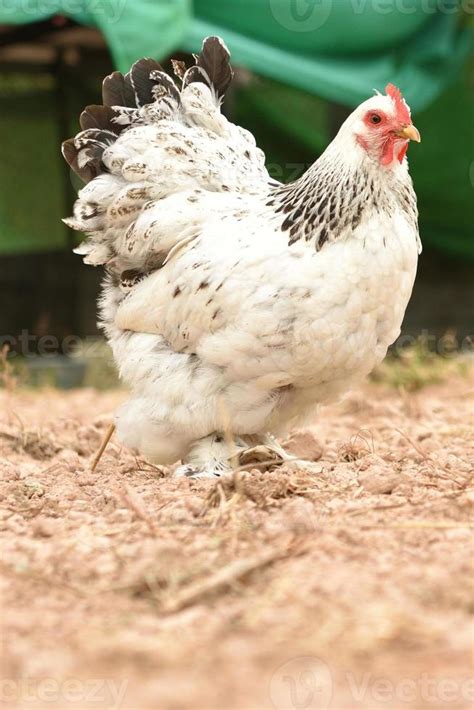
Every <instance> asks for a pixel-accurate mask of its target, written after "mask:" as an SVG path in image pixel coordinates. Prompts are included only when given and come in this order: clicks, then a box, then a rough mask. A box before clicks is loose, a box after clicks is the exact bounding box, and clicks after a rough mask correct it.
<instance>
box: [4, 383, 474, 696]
mask: <svg viewBox="0 0 474 710" xmlns="http://www.w3.org/2000/svg"><path fill="white" fill-rule="evenodd" d="M123 398H124V394H123V393H121V392H119V391H118V392H111V393H105V394H104V393H98V392H96V391H94V390H91V389H86V390H81V391H76V392H71V393H67V394H65V393H57V392H54V391H43V392H36V393H35V392H28V391H17V392H11V393H8V392H6V391H5V390H3V391H0V412H1V414H0V451H1V456H2V458H1V461H0V473H1V494H2V506H1V507H2V512H1V537H2V549H3V552H2V559H1V569H0V572H1V580H0V583H1V590H2V599H3V609H4V614H3V620H2V626H3V652H4V657H3V664H2V670H3V677H4V679H3V681H2V683H1V700H2V701H3V703H4V705H5V706H9V705H10V704H12V705H14V704H17V705H19V706H20V707H24V708H29V707H55V708H70V707H77V708H81V710H83V709H86V708H106V707H107V708H117V707H122V708H127V709H128V708H130V709H139V708H140V709H141V708H153V709H162V708H165V709H166V710H168V709H171V710H175V709H176V710H178V709H180V708H186V709H188V708H230V709H231V708H239V709H242V710H243V709H245V710H247V709H248V710H253V709H259V710H260V709H264V708H271V707H275V708H282V709H283V708H290V709H298V710H309V709H311V710H312V709H313V708H318V709H325V708H334V709H336V710H338V709H340V708H359V707H360V708H397V709H399V708H405V707H410V708H432V707H450V708H468V707H472V701H473V699H474V684H473V682H472V681H470V677H471V675H472V661H471V656H470V648H471V645H472V640H473V629H472V624H471V617H472V611H473V609H474V602H473V596H472V592H473V587H472V580H473V577H472V562H473V547H472V537H471V533H472V530H471V528H472V525H471V522H470V521H472V518H471V512H472V504H473V503H474V485H473V481H472V476H473V467H474V444H473V429H472V424H473V418H472V417H473V402H474V374H472V375H471V376H467V377H466V378H462V377H459V378H456V377H453V378H451V379H450V381H447V382H444V383H443V384H439V385H432V386H429V387H427V388H425V389H423V390H421V391H420V392H417V393H411V394H409V395H408V394H406V393H403V392H402V393H398V392H397V391H396V390H393V389H389V388H386V387H384V386H382V385H375V384H367V385H364V387H363V388H362V389H361V390H359V391H357V392H354V393H352V394H351V395H350V396H349V397H348V398H347V399H346V400H345V401H344V402H343V403H341V404H338V405H337V406H336V405H335V406H333V407H331V408H328V409H325V410H324V411H323V412H321V414H320V416H319V419H318V421H317V422H316V423H315V426H314V428H312V429H311V430H308V431H307V432H306V433H303V434H302V433H296V434H295V435H294V436H293V439H292V442H291V446H292V450H293V452H294V453H296V454H298V455H301V456H304V457H308V456H309V457H311V458H312V459H313V460H314V461H316V462H317V466H316V472H314V471H313V472H312V473H308V472H294V471H289V470H284V469H280V470H278V471H274V472H271V473H268V472H267V473H262V472H259V471H256V470H253V471H250V472H247V473H240V474H236V475H234V478H233V480H231V481H227V482H216V481H191V480H177V479H173V478H172V477H171V476H170V472H169V471H166V470H160V469H159V468H156V467H153V466H150V465H149V464H147V463H146V462H144V461H142V460H139V459H137V458H136V457H134V456H133V455H132V454H131V453H130V452H128V451H126V450H124V449H122V448H121V447H120V446H119V445H118V444H117V443H116V442H114V441H112V443H111V444H110V446H109V448H108V449H107V452H106V454H105V455H104V457H103V459H102V461H101V463H100V465H99V468H98V470H97V472H96V474H92V473H91V472H90V462H91V460H92V457H93V454H94V452H95V451H96V449H97V447H98V445H99V442H100V440H101V437H102V436H103V434H104V432H105V430H106V427H107V424H108V422H109V421H110V418H111V413H112V411H113V410H114V408H115V407H116V406H117V404H118V403H119V402H120V401H122V399H123Z"/></svg>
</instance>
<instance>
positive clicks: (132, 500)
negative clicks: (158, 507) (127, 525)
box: [120, 486, 156, 537]
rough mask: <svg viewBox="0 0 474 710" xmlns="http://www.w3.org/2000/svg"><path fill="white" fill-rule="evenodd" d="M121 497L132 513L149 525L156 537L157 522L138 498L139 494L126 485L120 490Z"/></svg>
mask: <svg viewBox="0 0 474 710" xmlns="http://www.w3.org/2000/svg"><path fill="white" fill-rule="evenodd" d="M120 497H121V498H122V500H123V502H124V503H125V505H126V506H127V508H129V509H130V510H131V511H132V513H135V515H136V516H137V518H139V519H140V520H143V522H144V523H145V524H146V525H147V527H148V529H149V530H150V532H151V534H152V535H153V536H154V537H155V536H156V527H155V523H154V522H153V520H152V518H151V517H150V515H149V514H148V513H147V512H146V510H145V508H144V506H143V505H142V503H141V501H140V500H138V498H137V496H136V495H135V494H134V493H133V492H132V491H131V490H130V488H128V486H125V488H124V490H123V491H120Z"/></svg>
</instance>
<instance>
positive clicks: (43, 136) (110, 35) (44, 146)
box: [0, 0, 474, 256]
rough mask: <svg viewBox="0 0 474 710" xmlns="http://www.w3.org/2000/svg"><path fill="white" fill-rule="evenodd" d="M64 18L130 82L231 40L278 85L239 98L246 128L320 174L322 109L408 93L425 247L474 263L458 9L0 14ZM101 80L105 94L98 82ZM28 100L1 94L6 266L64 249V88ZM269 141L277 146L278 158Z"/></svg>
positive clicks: (271, 2)
mask: <svg viewBox="0 0 474 710" xmlns="http://www.w3.org/2000/svg"><path fill="white" fill-rule="evenodd" d="M472 4H473V11H474V0H472ZM463 5H466V3H465V2H464V3H463ZM436 9H437V10H436ZM55 14H63V15H67V16H69V17H71V18H73V19H75V20H77V21H78V22H80V23H83V24H87V25H93V26H96V27H98V28H99V29H100V30H101V31H102V32H103V34H104V36H105V38H106V40H107V42H108V45H109V47H110V49H111V52H112V56H113V59H114V62H115V64H116V66H117V67H118V68H120V69H121V70H123V71H126V70H128V68H129V66H130V64H131V63H132V62H133V61H134V60H135V59H137V58H139V57H141V56H153V57H156V58H157V59H161V58H163V57H165V56H167V55H169V54H170V53H171V52H173V51H175V50H177V49H181V50H185V51H196V50H198V49H199V47H200V44H201V42H202V38H203V37H204V36H206V35H209V34H220V35H221V36H223V37H224V39H225V40H226V42H227V44H228V45H229V47H230V49H231V51H232V55H233V62H234V63H237V64H240V65H242V66H245V67H248V68H250V69H252V70H254V71H255V72H256V73H257V74H258V75H260V76H262V77H266V78H267V79H266V80H262V81H257V82H254V83H251V84H250V85H249V86H248V88H241V89H239V91H238V93H237V95H236V97H235V102H234V104H235V108H236V110H237V115H236V119H237V120H240V121H242V123H243V124H244V125H246V126H247V127H248V128H249V129H250V130H252V131H253V132H254V133H255V134H256V136H257V139H258V141H259V143H260V144H261V145H262V147H264V148H265V149H266V151H267V154H268V156H269V160H270V161H276V162H278V163H279V164H282V163H285V162H294V161H297V160H299V159H303V160H308V161H309V160H311V159H313V158H314V157H315V155H316V154H317V153H318V152H319V151H320V150H321V149H322V148H323V147H324V145H325V143H326V142H327V140H328V138H329V132H328V130H327V104H326V103H324V101H322V99H324V100H331V101H333V102H338V103H341V104H345V105H347V106H353V105H355V104H357V103H358V102H359V101H361V100H363V99H365V98H366V97H367V96H368V95H370V94H371V92H372V90H373V89H374V88H377V89H380V90H382V89H383V87H384V86H385V84H386V83H387V82H388V81H391V82H393V83H395V84H397V85H399V86H400V88H401V89H402V90H403V92H404V94H405V96H406V97H407V99H408V101H409V103H410V105H411V106H412V109H413V111H414V113H415V114H417V123H420V126H419V127H420V130H421V131H422V134H423V143H422V145H421V146H415V147H413V148H412V149H411V150H410V162H411V167H412V173H413V175H414V179H415V183H416V187H417V192H418V195H419V201H420V208H421V227H422V235H423V237H424V241H425V244H427V245H430V244H432V245H435V246H437V247H439V248H441V249H443V250H445V251H449V252H451V253H453V254H458V255H471V256H474V239H473V238H472V237H471V227H472V223H473V221H474V214H473V199H472V196H473V192H472V187H473V180H474V178H473V176H472V166H471V162H472V157H471V156H472V155H473V154H474V144H473V143H474V141H473V124H474V120H473V102H472V65H471V68H470V70H469V67H468V69H467V70H465V71H464V72H462V71H461V67H462V65H463V63H464V64H465V59H466V56H467V55H468V53H469V48H470V39H471V33H470V31H469V29H468V28H467V27H465V26H464V25H465V23H463V15H462V14H461V13H459V12H458V3H457V2H456V1H455V0H442V1H441V0H403V2H399V1H398V0H371V1H370V2H368V0H339V1H338V0H226V1H225V2H224V1H223V0H195V1H194V3H193V6H192V3H191V2H190V0H62V1H60V0H4V1H3V2H2V3H0V23H12V24H13V23H27V22H34V21H35V20H40V19H44V18H45V17H48V16H51V15H55ZM464 19H466V15H464ZM471 27H472V18H471ZM471 32H472V29H471ZM469 71H470V72H471V73H470V74H468V72H469ZM92 78H93V79H94V81H96V82H97V87H98V86H99V77H91V79H92ZM17 88H18V87H15V90H14V92H13V94H12V93H9V91H8V90H7V91H6V93H5V94H4V98H2V86H1V84H0V134H1V135H2V137H3V139H2V143H3V145H2V158H1V159H0V183H1V188H2V193H1V194H2V196H1V197H0V253H1V252H3V253H5V252H11V253H15V252H18V251H26V250H30V251H33V250H35V249H36V250H44V249H48V248H49V249H52V248H60V247H64V245H65V233H64V230H63V228H62V226H61V224H60V221H59V220H60V217H61V216H63V215H62V212H63V208H62V204H63V203H62V197H61V181H62V172H61V166H60V162H59V160H57V161H56V160H55V158H54V157H53V156H56V155H57V150H58V144H59V136H58V135H56V132H57V126H56V125H55V110H56V109H55V107H54V94H53V87H52V86H50V87H48V86H44V87H42V89H39V90H38V89H34V90H33V91H32V90H31V87H30V88H29V89H28V90H27V91H26V92H25V95H24V97H23V98H22V96H21V92H20V93H19V94H18V91H17ZM35 92H36V93H35ZM17 94H18V95H17ZM76 94H78V92H77V88H75V93H74V96H73V97H69V98H70V101H69V103H70V104H71V105H72V104H73V103H74V106H75V104H76V102H77V104H78V109H79V104H80V103H81V101H82V98H83V97H82V96H80V95H76ZM84 100H85V99H84ZM420 112H421V113H420ZM262 127H264V128H262ZM73 131H74V127H71V133H72V132H73ZM272 132H273V133H275V135H276V136H278V137H277V139H276V140H275V141H274V142H275V143H278V142H279V143H280V144H279V145H275V146H274V148H273V145H272V140H273V136H272ZM283 146H284V149H282V147H283ZM32 165H35V166H37V171H39V173H41V175H42V177H40V180H39V181H38V173H36V175H35V174H33V173H32V172H31V166H32ZM43 178H45V179H43ZM25 204H26V205H28V209H26V210H25V209H24V205H25Z"/></svg>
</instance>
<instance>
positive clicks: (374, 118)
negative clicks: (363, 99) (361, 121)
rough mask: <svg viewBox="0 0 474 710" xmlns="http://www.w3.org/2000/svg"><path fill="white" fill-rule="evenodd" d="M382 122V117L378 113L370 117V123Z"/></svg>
mask: <svg viewBox="0 0 474 710" xmlns="http://www.w3.org/2000/svg"><path fill="white" fill-rule="evenodd" d="M381 120H382V116H379V114H378V113H373V114H372V115H371V117H370V122H371V123H380V122H381Z"/></svg>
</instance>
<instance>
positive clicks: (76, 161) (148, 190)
mask: <svg viewBox="0 0 474 710" xmlns="http://www.w3.org/2000/svg"><path fill="white" fill-rule="evenodd" d="M229 59H230V55H229V51H228V49H227V47H226V46H225V44H224V42H223V41H222V40H221V39H220V38H218V37H208V38H207V39H205V40H204V42H203V46H202V51H201V53H200V54H199V55H197V56H195V61H196V63H195V65H194V66H192V67H190V68H189V69H187V68H186V67H185V65H184V63H183V62H181V61H173V70H174V73H175V75H176V78H177V81H178V84H180V86H178V85H177V83H175V81H174V80H173V78H172V77H171V76H169V75H168V74H167V73H166V72H165V71H164V70H163V68H162V67H161V66H160V64H159V63H158V62H157V61H155V60H154V59H141V60H139V61H138V62H136V63H135V64H134V65H133V67H132V68H131V70H130V71H129V72H128V73H127V74H125V75H123V74H121V73H120V72H117V71H116V72H113V74H111V75H110V76H108V77H107V78H106V79H105V80H104V82H103V105H102V106H89V107H87V108H86V109H85V111H83V113H82V115H81V117H80V125H81V129H82V130H81V132H80V133H78V134H77V136H75V137H74V138H71V139H70V140H67V141H66V142H65V143H64V144H63V155H64V157H65V159H66V161H67V162H68V164H69V165H70V167H71V168H72V170H74V172H75V173H77V175H79V177H80V178H81V179H82V180H83V181H84V182H85V183H86V185H85V186H84V187H83V188H82V190H81V191H80V192H79V196H78V200H77V202H76V204H75V206H74V215H73V217H71V218H69V219H66V220H64V222H65V223H66V224H67V225H68V226H70V227H71V228H73V229H76V230H78V231H82V232H85V233H86V235H87V239H86V241H84V242H83V243H82V244H81V245H80V246H79V247H78V248H77V249H76V250H75V251H76V253H78V254H81V255H82V256H83V258H84V262H85V263H87V264H92V265H94V266H97V265H103V266H105V267H106V268H107V271H108V272H109V273H111V274H112V275H114V274H118V275H119V276H120V274H121V273H122V272H123V271H126V270H130V269H138V270H139V271H141V272H142V273H148V272H150V271H153V270H154V269H156V268H159V267H161V266H162V265H163V263H164V261H165V260H166V258H167V256H168V255H169V254H170V252H171V251H172V250H173V249H175V248H176V247H177V246H179V244H180V243H182V242H183V241H184V240H187V239H189V238H190V236H192V234H196V233H197V232H198V231H199V226H200V223H201V222H202V220H203V219H204V217H205V215H208V214H209V207H208V205H206V206H205V205H204V202H205V201H206V196H209V195H215V194H216V193H222V192H226V193H237V194H238V193H242V192H245V193H249V192H250V193H252V190H253V191H254V192H255V191H256V190H260V191H261V190H262V186H263V187H265V185H266V184H268V181H269V179H270V178H269V175H268V172H267V171H266V168H265V156H264V155H263V152H262V151H261V150H260V149H259V148H257V146H256V144H255V139H254V137H253V136H252V135H251V134H250V133H249V132H248V131H246V130H244V129H243V128H241V127H239V126H235V125H234V124H232V123H230V122H229V121H228V120H227V119H226V118H225V116H224V115H223V114H222V113H221V103H222V101H223V98H224V95H225V92H226V91H227V89H228V88H229V86H230V84H231V81H232V77H233V71H232V68H231V66H230V61H229ZM174 197H176V199H175V200H174ZM173 200H174V201H173ZM213 204H214V203H213ZM183 206H185V207H186V209H184V207H183ZM180 212H181V213H182V216H181V218H180V217H179V213H180ZM171 214H172V216H173V218H172V219H171V218H170V215H171Z"/></svg>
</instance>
